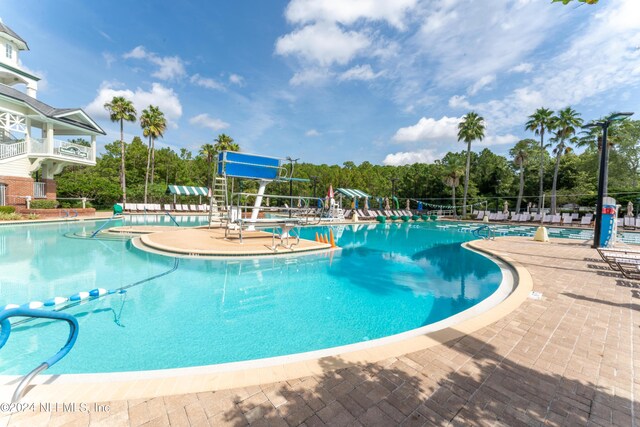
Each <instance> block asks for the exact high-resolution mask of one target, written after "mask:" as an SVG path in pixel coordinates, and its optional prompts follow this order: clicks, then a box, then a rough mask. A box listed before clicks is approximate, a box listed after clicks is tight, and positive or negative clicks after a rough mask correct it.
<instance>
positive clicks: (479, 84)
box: [467, 74, 496, 96]
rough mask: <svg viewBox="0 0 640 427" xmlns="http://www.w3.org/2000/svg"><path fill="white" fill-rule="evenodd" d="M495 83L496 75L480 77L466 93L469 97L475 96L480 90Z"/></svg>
mask: <svg viewBox="0 0 640 427" xmlns="http://www.w3.org/2000/svg"><path fill="white" fill-rule="evenodd" d="M495 81H496V75H495V74H489V75H486V76H482V77H480V79H478V80H477V81H476V82H475V83H474V84H473V85H472V86H471V87H470V88H469V89H468V90H467V92H468V93H469V95H472V96H473V95H475V94H476V93H478V92H479V91H480V90H481V89H483V88H485V87H486V86H488V85H490V84H491V83H493V82H495Z"/></svg>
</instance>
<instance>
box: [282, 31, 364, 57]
mask: <svg viewBox="0 0 640 427" xmlns="http://www.w3.org/2000/svg"><path fill="white" fill-rule="evenodd" d="M370 44H371V41H370V40H369V38H368V37H367V36H366V35H365V34H362V33H359V32H356V31H343V30H342V29H340V28H339V27H338V26H337V25H335V24H329V23H326V22H322V23H317V24H313V25H307V26H306V27H303V28H301V29H297V30H295V31H294V32H292V33H289V34H286V35H284V36H282V37H280V38H279V39H278V41H277V42H276V53H277V54H279V55H283V56H289V55H294V56H299V57H300V58H302V59H303V60H304V61H307V62H310V63H313V64H319V65H321V66H329V65H332V64H340V65H344V64H346V63H347V62H349V61H350V60H351V59H352V58H353V57H355V56H356V55H357V54H358V52H360V51H362V50H363V49H365V48H367V47H368V46H369V45H370Z"/></svg>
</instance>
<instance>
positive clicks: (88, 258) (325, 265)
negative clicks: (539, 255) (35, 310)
mask: <svg viewBox="0 0 640 427" xmlns="http://www.w3.org/2000/svg"><path fill="white" fill-rule="evenodd" d="M201 220H204V218H191V219H189V220H185V224H198V223H200V221H201ZM151 221H152V220H151V219H149V218H148V219H147V223H149V222H151ZM158 221H165V220H164V219H158ZM167 224H168V223H167ZM100 225H101V222H94V221H87V222H67V223H51V224H44V225H27V226H12V227H0V271H2V275H1V276H0V306H4V305H5V304H7V303H16V304H23V303H26V302H29V301H34V300H39V301H44V300H46V299H48V298H52V297H55V296H69V295H72V294H74V293H76V292H78V291H88V290H91V289H94V288H106V289H117V288H120V287H129V286H131V287H129V288H128V290H127V293H126V294H123V295H120V294H117V293H115V294H112V295H107V296H104V297H101V298H99V299H96V300H92V301H88V302H85V303H82V304H78V305H74V306H71V307H69V308H67V309H66V310H65V311H66V312H68V313H70V314H73V315H75V316H76V317H77V318H78V320H79V323H80V334H79V337H78V341H77V343H76V345H75V346H74V348H73V350H72V351H71V352H70V353H69V355H68V356H67V357H66V358H65V359H63V360H62V361H61V362H59V363H58V364H57V365H55V366H54V367H52V368H51V369H49V370H48V371H47V373H51V374H55V373H94V372H95V373H98V372H122V371H141V370H155V369H168V368H178V367H189V366H200V365H211V364H220V363H227V362H236V361H246V360H255V359H261V358H268V357H274V356H281V355H289V354H295V353H301V352H308V351H314V350H319V349H326V348H333V347H337V346H343V345H348V344H353V343H358V342H362V341H368V340H373V339H377V338H381V337H387V336H390V335H394V334H399V333H402V332H405V331H409V330H413V329H416V328H420V327H422V326H425V325H429V324H433V323H434V322H438V321H440V320H442V319H446V318H448V317H450V316H452V315H453V314H455V313H459V312H461V311H464V310H466V309H468V308H471V307H473V306H474V305H476V304H478V303H480V302H481V301H483V300H485V299H486V298H488V297H489V296H490V295H492V294H493V293H494V292H495V291H496V290H497V289H498V286H499V285H500V283H501V280H502V273H501V270H500V268H499V267H498V266H497V265H496V264H495V263H494V262H493V261H491V260H489V259H488V258H486V257H484V256H482V255H479V254H477V253H474V252H471V251H468V250H466V249H464V248H462V247H461V246H460V244H461V243H462V242H464V241H467V240H471V239H472V238H473V236H472V235H471V234H470V233H461V232H460V231H458V230H457V229H456V230H453V229H452V230H449V229H441V228H438V227H437V225H438V223H413V224H380V225H355V226H351V225H347V226H333V227H332V228H333V231H334V234H335V235H336V239H337V243H338V245H339V246H340V247H341V249H340V250H338V251H333V252H331V253H326V252H324V253H315V254H307V255H299V256H282V257H269V258H255V259H241V260H211V259H185V258H181V259H177V258H172V257H165V256H160V255H156V254H151V253H147V252H142V251H140V250H138V249H136V248H135V247H133V246H132V245H131V244H130V242H129V241H128V240H126V239H105V240H103V239H82V238H73V237H74V236H75V237H77V236H79V235H87V234H90V233H91V231H92V230H95V229H97V228H98V227H99V226H100ZM110 225H113V226H118V225H123V224H122V222H117V221H114V222H112V223H111V224H110ZM127 225H128V223H127ZM316 231H320V232H327V228H325V227H321V228H307V229H303V230H302V237H306V238H313V236H314V235H315V232H316ZM132 285H133V286H132ZM67 333H68V331H67V326H66V325H65V324H62V323H61V322H50V321H31V322H28V323H23V324H20V325H16V326H15V327H14V328H13V331H12V334H11V337H10V339H9V341H8V343H7V344H6V345H5V347H4V348H3V349H1V350H0V352H1V353H0V354H1V355H2V357H0V374H24V373H26V372H28V371H29V370H31V369H32V368H34V367H35V366H37V365H38V364H39V363H40V362H41V361H42V360H44V359H46V358H47V357H48V356H50V355H51V354H53V353H55V352H56V351H57V350H58V349H59V348H60V346H61V345H62V344H63V343H64V340H65V338H66V336H67Z"/></svg>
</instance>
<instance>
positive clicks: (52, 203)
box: [31, 200, 58, 209]
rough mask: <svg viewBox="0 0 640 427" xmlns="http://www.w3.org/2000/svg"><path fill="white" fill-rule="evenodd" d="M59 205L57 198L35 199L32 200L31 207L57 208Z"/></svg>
mask: <svg viewBox="0 0 640 427" xmlns="http://www.w3.org/2000/svg"><path fill="white" fill-rule="evenodd" d="M57 207H58V201H57V200H33V201H32V202H31V209H55V208H57Z"/></svg>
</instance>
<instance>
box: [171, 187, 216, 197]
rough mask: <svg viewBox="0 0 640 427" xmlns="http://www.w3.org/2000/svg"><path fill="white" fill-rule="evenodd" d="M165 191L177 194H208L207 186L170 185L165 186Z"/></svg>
mask: <svg viewBox="0 0 640 427" xmlns="http://www.w3.org/2000/svg"><path fill="white" fill-rule="evenodd" d="M166 193H167V194H177V195H179V196H206V195H208V194H209V189H208V188H207V187H190V186H188V185H170V186H168V187H167V191H166Z"/></svg>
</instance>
